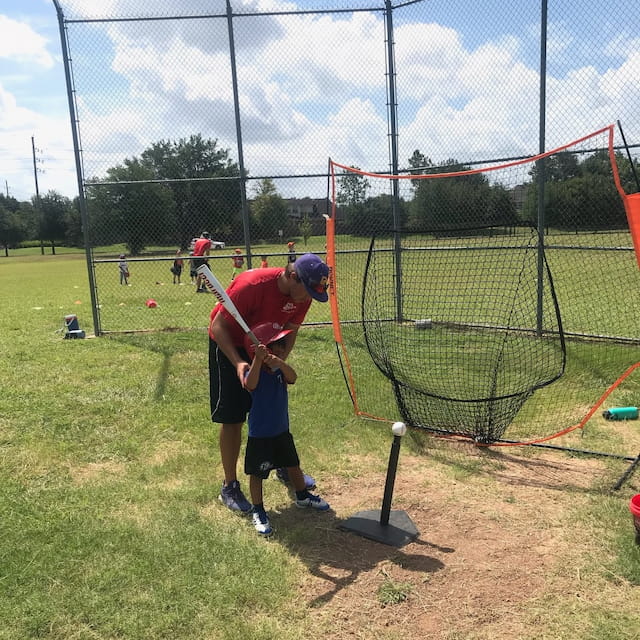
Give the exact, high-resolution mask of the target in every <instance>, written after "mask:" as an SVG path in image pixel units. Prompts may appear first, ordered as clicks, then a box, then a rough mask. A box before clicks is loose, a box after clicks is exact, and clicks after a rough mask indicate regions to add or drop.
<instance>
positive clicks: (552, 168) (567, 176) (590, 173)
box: [523, 150, 635, 231]
mask: <svg viewBox="0 0 640 640" xmlns="http://www.w3.org/2000/svg"><path fill="white" fill-rule="evenodd" d="M558 156H561V157H560V159H557V158H556V156H551V157H550V158H547V160H548V162H546V161H545V166H544V176H545V184H544V197H545V200H544V219H545V227H553V228H556V229H564V230H572V231H579V230H596V229H619V228H621V227H624V226H626V224H627V220H626V213H625V211H624V205H623V203H622V199H621V198H620V196H619V194H618V191H617V190H616V187H615V184H614V181H613V174H612V170H611V162H610V160H609V154H608V151H607V150H600V151H597V152H595V153H593V154H590V155H589V156H587V157H585V158H584V159H582V160H579V159H578V157H577V155H576V154H571V153H568V152H562V153H560V154H558ZM616 163H617V165H618V169H619V172H620V179H621V181H622V183H623V185H624V186H625V189H626V190H627V192H633V191H634V190H635V188H634V185H633V180H632V171H631V165H630V163H629V161H628V160H627V158H625V157H623V156H622V155H621V154H616ZM539 172H540V166H536V167H535V168H533V169H532V171H531V172H530V175H531V176H532V179H533V180H532V182H531V183H530V184H529V186H528V189H527V192H526V197H525V201H524V208H523V211H524V216H525V218H526V219H528V220H530V221H532V222H534V223H535V222H536V221H537V218H538V184H537V178H538V175H539Z"/></svg>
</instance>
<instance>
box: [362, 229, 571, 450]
mask: <svg viewBox="0 0 640 640" xmlns="http://www.w3.org/2000/svg"><path fill="white" fill-rule="evenodd" d="M465 231H466V234H468V235H466V234H465V242H464V244H462V245H458V246H455V245H453V244H451V245H450V246H441V247H434V246H433V245H432V246H430V247H425V246H420V240H422V238H421V237H419V236H416V235H409V236H407V235H406V234H402V237H401V247H400V253H396V252H394V251H393V246H392V244H393V238H375V239H374V240H373V241H372V243H371V246H370V250H369V255H368V259H367V266H366V269H365V273H364V283H363V297H362V326H363V332H364V338H365V342H366V345H367V348H368V350H369V353H370V354H371V357H372V358H373V361H374V362H375V364H376V365H377V367H378V368H379V369H380V371H381V372H382V373H383V374H384V375H385V376H386V377H387V378H389V379H390V380H391V382H392V384H393V389H394V393H395V397H396V400H397V403H398V408H399V411H400V414H401V416H402V418H403V420H405V421H406V422H407V423H408V424H411V425H414V426H419V427H424V428H427V429H432V430H444V431H447V432H454V433H461V434H464V435H468V436H471V437H473V438H474V439H475V440H477V441H480V442H493V441H495V440H497V439H499V438H500V437H502V435H503V434H504V431H505V429H506V428H507V426H508V425H509V424H510V422H511V421H512V420H513V418H514V417H515V415H516V414H517V412H518V410H519V409H520V408H521V406H522V404H523V403H524V402H525V400H526V399H527V398H528V397H529V396H530V395H531V394H532V393H533V391H534V390H535V389H537V388H539V387H541V386H544V385H546V384H549V383H550V382H552V381H553V380H556V379H557V378H558V377H559V376H560V375H561V374H562V372H563V370H564V363H565V349H564V339H563V336H562V333H561V330H560V329H561V327H560V318H559V312H558V308H557V303H556V300H555V293H554V290H553V285H552V282H551V279H550V276H549V271H548V268H547V266H546V261H545V269H544V270H543V282H542V283H541V284H542V290H543V292H544V294H543V300H542V314H543V316H544V326H545V333H544V335H538V334H537V333H536V332H535V331H533V330H532V329H531V327H535V326H536V315H537V310H538V305H537V303H538V284H539V283H538V260H539V259H540V257H541V256H540V254H539V251H538V249H539V247H538V243H537V233H536V231H535V229H533V228H531V227H530V228H528V229H524V230H522V233H521V234H518V236H517V237H514V235H513V232H512V230H511V229H505V228H502V227H491V228H488V229H487V228H483V229H468V230H465ZM542 259H544V255H542ZM398 261H400V264H398ZM399 271H400V272H401V277H400V278H399V279H398V277H397V276H398V272H399ZM470 283H474V285H475V286H473V287H471V286H470ZM398 286H399V290H398ZM398 296H399V297H398ZM399 301H401V309H400V305H398V302H399ZM394 307H396V308H395V309H394ZM400 311H401V316H400V318H401V319H400V320H396V321H393V320H390V318H393V317H394V313H396V314H397V313H398V312H400ZM396 317H398V315H396Z"/></svg>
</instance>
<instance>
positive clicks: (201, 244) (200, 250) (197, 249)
mask: <svg viewBox="0 0 640 640" xmlns="http://www.w3.org/2000/svg"><path fill="white" fill-rule="evenodd" d="M209 249H211V240H210V239H209V238H198V239H197V240H196V243H195V244H194V245H193V255H194V256H195V257H196V258H198V257H202V256H203V255H205V253H206V252H207V251H209Z"/></svg>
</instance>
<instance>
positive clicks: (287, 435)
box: [244, 323, 329, 536]
mask: <svg viewBox="0 0 640 640" xmlns="http://www.w3.org/2000/svg"><path fill="white" fill-rule="evenodd" d="M253 333H254V335H255V336H256V338H257V339H258V341H259V342H260V344H259V345H258V346H254V345H253V344H251V343H249V342H248V340H247V344H246V348H247V352H248V353H249V355H253V361H252V363H251V367H250V369H249V371H248V373H247V375H246V377H245V380H244V386H245V388H246V389H247V390H248V391H249V392H250V393H251V409H250V411H249V437H248V440H247V448H246V453H245V459H244V471H245V473H246V474H247V475H249V476H250V478H249V489H250V491H251V502H252V503H253V509H252V511H251V515H252V518H253V525H254V527H255V528H256V531H257V532H258V533H260V534H261V535H264V536H268V535H270V534H271V532H272V528H271V524H270V522H269V518H268V516H267V513H266V511H265V508H264V503H263V497H262V481H263V480H266V479H267V478H268V477H269V473H270V472H271V470H272V469H279V468H285V469H287V471H288V473H289V480H290V482H291V484H292V485H293V488H294V489H295V492H296V501H295V504H296V506H297V507H300V508H301V509H306V508H311V509H316V510H318V511H326V510H327V509H329V505H328V504H327V502H326V501H325V500H323V499H322V498H321V497H320V496H317V495H313V494H312V493H310V492H309V491H308V489H307V488H306V485H305V479H304V475H303V473H302V470H301V469H300V459H299V458H298V452H297V451H296V445H295V443H294V441H293V436H292V435H291V432H290V431H289V399H288V393H287V387H288V385H290V384H293V383H294V382H295V381H296V378H297V374H296V372H295V371H294V369H293V368H292V367H291V366H290V365H288V364H287V363H286V362H285V361H284V360H283V359H282V358H283V356H284V353H285V337H286V336H287V335H288V334H289V333H291V331H289V330H282V329H281V328H280V327H279V326H278V325H276V326H275V327H274V325H273V324H272V323H264V324H261V325H258V326H257V327H255V328H254V329H253Z"/></svg>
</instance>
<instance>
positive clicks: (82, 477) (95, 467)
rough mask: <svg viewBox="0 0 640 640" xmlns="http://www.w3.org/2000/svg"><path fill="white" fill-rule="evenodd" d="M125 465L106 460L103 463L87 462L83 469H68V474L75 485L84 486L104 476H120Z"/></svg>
mask: <svg viewBox="0 0 640 640" xmlns="http://www.w3.org/2000/svg"><path fill="white" fill-rule="evenodd" d="M124 470H125V465H124V464H123V463H122V462H114V461H113V460H107V461H105V462H89V463H88V464H86V465H84V466H83V467H69V474H70V475H71V478H72V479H73V482H74V483H75V484H76V485H80V486H82V485H85V484H88V483H90V482H94V481H96V480H97V479H100V478H104V477H106V476H112V477H113V476H121V475H122V474H123V473H124Z"/></svg>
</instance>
